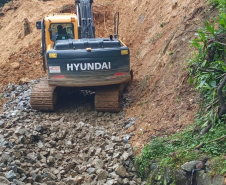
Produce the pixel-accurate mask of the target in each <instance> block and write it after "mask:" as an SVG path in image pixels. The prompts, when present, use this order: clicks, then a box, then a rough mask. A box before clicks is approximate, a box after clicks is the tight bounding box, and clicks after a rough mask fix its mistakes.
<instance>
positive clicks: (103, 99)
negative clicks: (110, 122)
mask: <svg viewBox="0 0 226 185" xmlns="http://www.w3.org/2000/svg"><path fill="white" fill-rule="evenodd" d="M124 87H125V84H120V85H112V86H106V87H100V88H97V89H96V91H95V110H97V111H104V112H119V111H120V95H121V92H122V90H123V89H124Z"/></svg>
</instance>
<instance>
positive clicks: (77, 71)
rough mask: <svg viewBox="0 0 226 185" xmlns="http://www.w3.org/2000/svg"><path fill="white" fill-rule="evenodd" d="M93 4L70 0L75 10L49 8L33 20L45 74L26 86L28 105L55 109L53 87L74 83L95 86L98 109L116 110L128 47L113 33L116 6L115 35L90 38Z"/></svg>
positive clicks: (126, 76)
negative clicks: (39, 35) (48, 12)
mask: <svg viewBox="0 0 226 185" xmlns="http://www.w3.org/2000/svg"><path fill="white" fill-rule="evenodd" d="M92 4H93V0H75V5H76V14H68V13H64V14H53V15H50V16H46V17H45V18H43V19H42V21H37V22H36V27H37V29H40V30H41V32H42V57H43V69H44V71H47V79H43V80H41V81H40V82H39V83H38V84H36V85H35V86H34V88H33V90H32V92H31V99H30V103H31V106H32V108H33V109H36V110H54V109H55V107H56V103H57V90H56V89H57V87H76V88H78V89H81V90H92V91H94V92H95V109H96V110H97V111H111V112H117V111H119V110H120V101H119V99H120V94H121V92H122V90H123V89H124V87H125V85H126V83H128V82H129V81H130V80H131V78H132V74H131V71H130V51H129V48H128V47H127V46H126V45H125V44H124V43H123V42H122V41H121V40H119V39H118V26H119V13H118V12H116V13H115V15H114V35H110V37H109V38H95V26H94V23H93V7H92Z"/></svg>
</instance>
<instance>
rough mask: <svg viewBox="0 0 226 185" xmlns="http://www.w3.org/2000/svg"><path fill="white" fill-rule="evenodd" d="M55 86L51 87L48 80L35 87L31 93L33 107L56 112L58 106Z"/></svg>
mask: <svg viewBox="0 0 226 185" xmlns="http://www.w3.org/2000/svg"><path fill="white" fill-rule="evenodd" d="M55 88H56V87H55V86H49V84H48V81H47V80H46V79H43V80H41V81H40V82H39V83H38V84H36V85H35V86H34V88H33V89H32V92H31V99H30V103H31V107H32V108H33V109H36V110H54V108H55V104H56V97H57V96H56V92H55Z"/></svg>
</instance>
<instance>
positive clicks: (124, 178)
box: [0, 80, 146, 185]
mask: <svg viewBox="0 0 226 185" xmlns="http://www.w3.org/2000/svg"><path fill="white" fill-rule="evenodd" d="M37 82H38V80H34V81H31V82H30V83H28V84H24V85H12V84H8V86H7V88H6V89H5V90H4V97H6V98H8V102H7V103H6V104H5V105H4V107H3V112H2V114H1V115H0V154H1V155H0V156H1V157H0V183H5V184H18V185H23V184H47V185H52V184H54V185H55V184H59V185H64V184H84V185H85V184H90V185H114V184H128V185H133V184H134V185H135V184H145V183H146V182H142V181H141V179H140V178H139V177H138V176H137V174H136V169H135V168H134V164H133V157H134V156H133V148H132V146H131V145H130V144H128V142H129V138H130V137H132V135H130V137H128V136H127V137H126V136H123V135H120V133H121V131H122V130H123V129H124V128H125V125H124V124H125V123H126V121H125V120H124V115H123V112H120V113H117V114H116V113H103V112H96V111H94V110H92V108H90V107H89V105H87V102H84V101H83V100H81V101H78V103H75V102H73V101H72V102H69V103H68V104H70V105H69V106H68V107H66V109H63V110H60V109H59V110H57V111H56V112H40V111H36V110H33V109H32V108H31V106H30V103H29V100H30V92H31V89H32V87H33V85H34V84H35V83H37ZM133 123H134V119H133V118H132V119H131V120H129V122H127V126H126V128H128V127H129V125H132V124H133ZM125 138H126V142H125Z"/></svg>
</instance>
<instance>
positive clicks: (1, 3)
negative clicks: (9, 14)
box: [0, 0, 11, 7]
mask: <svg viewBox="0 0 226 185" xmlns="http://www.w3.org/2000/svg"><path fill="white" fill-rule="evenodd" d="M9 2H11V0H1V2H0V7H3V6H4V5H5V4H6V3H9Z"/></svg>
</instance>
